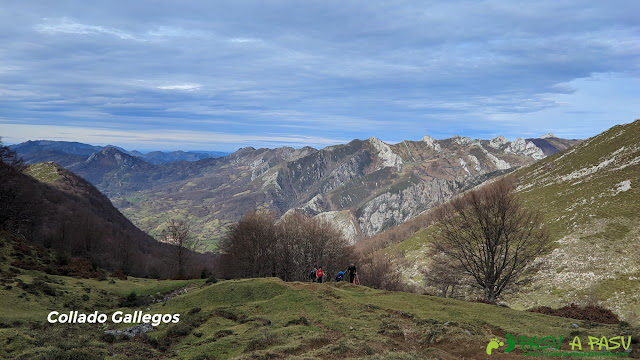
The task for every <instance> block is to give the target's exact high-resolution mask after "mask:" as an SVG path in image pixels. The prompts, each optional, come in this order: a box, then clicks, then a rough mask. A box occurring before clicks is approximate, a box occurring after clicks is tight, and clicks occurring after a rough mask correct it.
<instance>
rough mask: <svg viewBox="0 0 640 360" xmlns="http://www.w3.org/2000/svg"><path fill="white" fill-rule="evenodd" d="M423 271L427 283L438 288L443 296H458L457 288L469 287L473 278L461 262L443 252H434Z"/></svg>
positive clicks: (439, 293)
mask: <svg viewBox="0 0 640 360" xmlns="http://www.w3.org/2000/svg"><path fill="white" fill-rule="evenodd" d="M421 272H422V275H423V278H424V282H425V285H427V286H430V287H434V288H436V289H437V290H438V295H439V296H442V297H451V298H454V297H456V294H457V293H456V288H460V287H468V286H467V285H468V284H469V280H471V279H470V278H469V275H467V274H466V273H465V271H464V268H462V266H461V265H460V263H459V262H457V261H456V260H455V259H452V258H450V257H448V256H447V255H446V254H444V253H442V252H439V253H432V255H431V262H430V263H429V266H427V267H426V268H423V269H421Z"/></svg>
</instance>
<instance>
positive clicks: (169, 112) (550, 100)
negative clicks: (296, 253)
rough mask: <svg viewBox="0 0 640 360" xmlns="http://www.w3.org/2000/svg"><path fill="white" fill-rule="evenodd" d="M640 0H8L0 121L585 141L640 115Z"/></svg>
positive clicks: (165, 133)
mask: <svg viewBox="0 0 640 360" xmlns="http://www.w3.org/2000/svg"><path fill="white" fill-rule="evenodd" d="M638 14H640V2H638V1H634V0H629V1H615V0H614V1H574V0H572V1H548V2H539V1H522V2H519V1H514V0H496V1H437V2H436V1H422V0H418V1H371V0H364V1H329V0H322V1H277V0H274V1H237V0H233V1H171V2H169V1H164V2H163V1H138V0H134V1H132V0H127V1H102V2H94V1H48V0H46V1H3V2H2V3H0V136H2V137H3V141H4V142H5V143H17V142H22V141H25V140H28V139H31V140H35V139H52V140H69V141H80V142H86V143H91V144H96V145H101V144H108V143H110V144H115V145H120V146H123V147H125V148H128V149H134V148H135V149H140V150H151V149H167V150H169V149H183V150H194V149H199V150H221V151H233V150H235V149H237V148H239V147H243V146H254V147H265V146H266V147H276V146H282V145H288V146H296V147H298V146H304V145H311V146H314V147H324V146H327V145H331V144H336V143H342V142H347V141H349V140H351V139H354V138H360V139H364V138H367V137H369V136H375V137H378V138H380V139H382V140H384V141H387V142H396V141H401V140H403V139H408V140H419V139H421V138H422V137H423V136H424V135H427V134H429V135H431V136H433V137H434V138H437V139H438V138H448V137H450V136H452V135H454V134H459V135H463V136H470V137H472V138H491V137H493V136H496V135H505V136H506V137H507V138H509V139H514V138H516V137H533V136H539V135H542V134H545V133H548V132H553V133H555V134H556V135H557V136H560V137H568V138H586V137H589V136H593V135H596V134H598V133H599V132H602V131H603V130H605V129H607V128H609V127H611V126H613V125H615V124H622V123H628V122H631V121H633V120H635V119H636V118H640V106H639V105H640V21H638V18H637V16H638Z"/></svg>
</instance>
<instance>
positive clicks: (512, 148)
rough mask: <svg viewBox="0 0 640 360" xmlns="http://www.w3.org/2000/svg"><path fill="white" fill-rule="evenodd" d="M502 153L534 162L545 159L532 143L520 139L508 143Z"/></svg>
mask: <svg viewBox="0 0 640 360" xmlns="http://www.w3.org/2000/svg"><path fill="white" fill-rule="evenodd" d="M504 152H505V153H508V154H516V155H524V156H528V157H530V158H533V159H536V160H540V159H544V158H545V157H546V156H545V154H544V152H543V151H542V149H540V148H539V147H537V146H536V144H534V143H533V142H532V141H526V140H525V139H520V138H518V139H516V140H515V141H513V142H512V143H510V144H509V146H507V148H506V149H505V150H504Z"/></svg>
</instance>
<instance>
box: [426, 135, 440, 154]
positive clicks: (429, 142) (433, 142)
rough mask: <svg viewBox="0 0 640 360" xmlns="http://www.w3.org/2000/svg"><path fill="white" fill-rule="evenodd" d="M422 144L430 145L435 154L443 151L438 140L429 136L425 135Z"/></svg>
mask: <svg viewBox="0 0 640 360" xmlns="http://www.w3.org/2000/svg"><path fill="white" fill-rule="evenodd" d="M422 142H424V143H426V144H427V145H429V147H431V148H432V149H433V150H434V151H435V152H438V151H440V150H442V147H441V146H440V144H438V143H437V142H436V140H435V139H434V138H432V137H431V136H429V135H425V136H424V137H423V138H422Z"/></svg>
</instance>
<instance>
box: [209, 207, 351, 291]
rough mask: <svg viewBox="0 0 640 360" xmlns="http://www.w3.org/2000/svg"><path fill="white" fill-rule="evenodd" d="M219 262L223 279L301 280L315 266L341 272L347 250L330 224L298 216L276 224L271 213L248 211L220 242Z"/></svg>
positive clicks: (344, 240) (348, 254)
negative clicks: (272, 278) (266, 277)
mask: <svg viewBox="0 0 640 360" xmlns="http://www.w3.org/2000/svg"><path fill="white" fill-rule="evenodd" d="M221 248H222V251H223V256H222V260H221V263H220V267H221V272H222V273H223V275H224V276H225V277H264V276H277V277H279V278H281V279H282V280H285V281H301V280H305V279H306V277H307V275H308V272H309V270H310V269H311V268H312V267H313V266H316V265H320V266H322V267H323V269H325V271H326V272H327V274H329V273H331V272H333V271H334V272H336V273H337V272H338V271H340V270H344V269H345V268H346V266H347V264H348V263H349V259H350V257H351V250H350V249H349V247H348V243H347V240H346V239H345V238H344V236H343V235H342V233H341V232H340V231H338V230H337V229H335V228H334V227H333V226H332V225H331V224H329V223H328V222H325V221H321V220H318V219H315V218H310V217H307V216H304V215H302V214H298V213H292V214H288V215H287V216H285V217H284V218H282V219H281V220H280V221H279V222H278V223H277V224H276V222H275V218H274V216H273V214H272V213H256V212H249V213H247V214H245V216H244V217H243V218H242V219H241V220H240V221H239V222H238V223H237V224H235V225H234V226H232V227H231V229H230V230H229V233H228V234H227V236H226V237H225V238H224V239H223V240H222V243H221Z"/></svg>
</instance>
